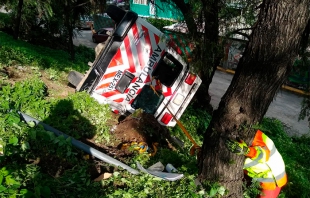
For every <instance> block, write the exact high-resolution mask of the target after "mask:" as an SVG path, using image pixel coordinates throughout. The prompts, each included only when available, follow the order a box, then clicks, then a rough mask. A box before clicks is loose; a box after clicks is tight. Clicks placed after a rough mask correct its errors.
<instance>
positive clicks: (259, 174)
mask: <svg viewBox="0 0 310 198" xmlns="http://www.w3.org/2000/svg"><path fill="white" fill-rule="evenodd" d="M249 148H250V152H249V153H248V154H247V155H246V157H247V158H246V159H245V163H244V166H243V169H244V170H246V172H247V175H248V176H249V177H252V178H253V179H254V180H255V181H258V182H260V184H261V187H262V188H263V189H266V190H273V189H275V188H276V186H278V187H282V186H284V185H285V184H286V183H287V175H286V172H285V164H284V161H283V159H282V156H281V154H280V153H279V152H278V150H277V148H276V146H275V145H274V143H273V141H272V140H271V139H270V138H269V137H268V136H267V135H265V134H264V133H263V132H262V131H260V130H257V132H256V134H255V137H254V140H253V142H252V144H251V146H250V147H249Z"/></svg>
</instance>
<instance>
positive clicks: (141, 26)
mask: <svg viewBox="0 0 310 198" xmlns="http://www.w3.org/2000/svg"><path fill="white" fill-rule="evenodd" d="M107 13H108V15H109V16H110V17H111V18H112V19H113V20H114V21H115V22H116V28H115V30H114V32H113V33H112V34H111V37H110V39H109V40H108V41H106V42H107V43H106V44H105V47H104V48H103V49H102V50H101V51H100V53H99V55H98V56H97V57H96V60H95V61H94V62H93V64H92V66H91V68H90V69H89V71H88V72H87V73H86V74H85V75H82V74H79V73H77V72H75V71H72V72H70V73H69V76H68V80H69V82H70V83H71V84H73V85H75V86H76V90H77V91H87V92H88V93H89V94H90V95H91V96H92V97H93V98H95V99H96V100H97V101H98V102H99V103H100V104H109V105H110V107H111V109H112V111H114V112H115V113H119V114H127V113H133V112H134V111H135V110H136V109H143V110H144V111H145V112H146V113H150V114H153V115H154V116H155V118H156V119H157V120H158V122H159V123H160V124H162V125H165V126H175V124H176V121H175V120H174V119H173V116H175V118H177V119H179V118H180V117H181V115H182V113H183V112H184V110H185V108H186V107H187V106H188V104H189V102H190V100H191V99H192V98H193V96H194V94H195V93H196V91H197V89H198V87H199V86H200V84H201V79H200V78H199V77H198V76H197V75H195V74H193V73H191V72H190V71H189V66H188V64H186V63H185V61H184V60H183V59H182V58H181V56H180V55H179V54H178V53H177V52H176V51H175V50H174V49H173V47H172V46H173V45H175V44H173V43H171V40H170V39H168V38H166V36H165V34H164V33H162V32H161V31H159V30H158V29H157V28H155V27H154V26H152V25H151V24H149V23H148V22H146V21H145V20H144V19H142V18H140V17H138V15H137V14H136V13H134V12H132V11H127V12H126V11H124V10H122V9H120V8H118V7H116V6H109V7H108V9H107ZM172 114H173V115H172Z"/></svg>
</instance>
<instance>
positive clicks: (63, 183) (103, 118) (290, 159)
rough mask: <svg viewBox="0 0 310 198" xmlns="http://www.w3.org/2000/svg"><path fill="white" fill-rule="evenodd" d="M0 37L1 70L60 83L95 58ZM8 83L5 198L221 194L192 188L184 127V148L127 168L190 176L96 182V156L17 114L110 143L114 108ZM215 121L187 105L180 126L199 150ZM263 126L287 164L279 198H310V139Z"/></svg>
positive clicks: (0, 137)
mask: <svg viewBox="0 0 310 198" xmlns="http://www.w3.org/2000/svg"><path fill="white" fill-rule="evenodd" d="M0 40H1V44H0V64H1V67H0V69H2V68H3V67H11V66H14V65H24V66H25V67H35V68H39V70H43V71H46V73H48V74H49V75H51V76H53V78H54V80H55V81H56V82H58V81H60V80H61V79H62V77H60V76H59V75H60V74H59V73H57V72H64V73H66V72H68V71H69V70H71V69H74V70H79V71H83V70H85V69H87V68H86V67H87V62H88V61H92V60H93V59H92V58H91V57H92V54H91V53H89V52H90V50H89V49H86V48H84V47H79V48H77V53H79V54H80V58H79V59H78V60H76V61H74V62H71V61H69V59H68V57H69V56H68V54H66V52H64V51H59V50H52V49H48V48H43V47H39V46H33V45H30V44H28V43H26V42H23V41H15V40H13V39H12V38H11V37H10V36H8V35H6V34H4V33H2V32H0ZM2 41H4V42H2ZM84 50H85V51H86V52H84ZM38 72H40V71H38ZM6 80H7V79H5V78H4V77H0V167H1V168H0V197H215V196H218V195H220V194H222V193H223V188H222V187H221V186H219V185H218V184H210V185H209V187H208V188H205V189H204V190H203V189H201V188H199V187H197V186H196V185H195V184H194V179H195V177H196V176H197V174H198V169H197V166H196V158H195V157H193V156H190V155H189V152H188V150H189V148H190V146H191V143H190V142H189V140H188V139H187V138H186V137H185V136H184V134H183V132H182V131H181V130H180V128H179V127H174V128H171V129H170V132H171V133H172V134H173V135H175V136H177V137H179V138H180V139H181V140H182V141H184V142H185V147H184V149H183V150H178V151H171V150H168V149H159V150H158V152H157V154H156V155H155V156H154V157H152V158H150V157H149V156H147V155H135V156H134V157H133V158H131V159H129V160H128V165H130V166H131V167H133V168H136V164H135V161H136V160H138V161H140V162H141V163H142V164H143V165H144V166H145V167H147V166H150V165H152V164H154V163H156V162H158V161H161V162H162V163H163V164H166V163H169V162H173V165H174V166H176V167H177V169H178V170H179V171H180V172H182V173H183V174H184V175H185V177H184V178H183V179H181V180H178V181H176V182H167V181H163V180H159V179H157V178H154V177H151V176H150V175H147V174H141V175H138V176H134V175H131V174H129V173H128V172H127V171H124V170H122V169H117V170H115V169H114V170H115V171H113V175H112V177H110V178H108V179H105V180H102V181H100V182H95V181H94V180H93V178H91V175H90V169H92V168H93V167H94V165H95V164H94V161H93V160H92V159H87V158H85V154H84V153H83V152H82V151H81V150H78V149H76V148H75V147H72V145H71V143H70V139H68V138H64V137H63V136H58V137H57V136H55V135H54V134H53V133H50V132H47V131H45V130H44V129H43V128H42V127H40V126H34V125H33V124H31V123H25V122H23V121H21V120H20V117H19V115H18V113H17V111H19V110H20V111H22V112H25V113H27V114H29V115H31V116H32V117H34V118H36V119H39V120H42V121H43V122H44V123H47V124H50V125H52V126H53V127H55V128H57V129H59V130H60V131H63V132H65V133H66V134H68V135H70V136H72V137H74V138H76V139H80V138H87V137H92V136H94V135H96V136H99V137H101V139H109V138H110V137H109V135H110V133H109V130H110V129H109V126H108V125H107V122H108V119H109V117H110V110H109V108H108V107H107V106H104V105H98V104H97V103H96V102H95V101H94V100H93V99H92V98H91V97H90V96H89V95H88V94H87V93H84V92H79V93H74V94H70V95H69V96H68V97H65V98H57V97H55V98H48V96H49V94H50V93H51V92H52V91H53V90H49V89H48V88H47V87H46V85H45V84H44V82H43V81H42V80H41V79H40V78H39V75H35V76H33V77H32V78H30V79H26V80H24V81H21V82H16V83H15V84H14V85H13V84H10V83H7V81H6ZM210 119H211V116H210V115H208V114H207V113H206V112H204V111H202V110H197V109H195V108H194V107H192V106H190V107H189V108H187V109H186V111H185V113H184V115H183V116H182V118H181V121H182V123H183V124H184V126H185V127H186V129H187V130H188V131H190V133H191V135H192V136H193V138H194V139H195V141H196V142H197V143H198V144H199V145H201V144H202V135H203V134H202V133H203V132H204V131H205V129H206V128H207V126H208V124H209V122H210ZM260 128H261V129H262V131H264V132H265V133H266V134H267V135H268V136H269V137H270V138H271V139H272V140H273V141H274V142H275V144H276V146H277V148H278V150H279V151H280V153H281V154H282V156H283V159H284V161H285V163H286V170H287V173H288V178H289V183H288V184H287V185H286V186H285V187H284V189H283V191H282V193H281V196H280V197H309V193H310V183H309V181H310V171H309V169H308V167H309V166H310V159H309V156H310V145H309V144H310V139H309V137H306V136H304V137H289V136H288V135H287V134H286V132H285V129H284V127H283V125H282V123H281V122H280V121H278V120H274V119H270V118H265V119H264V120H263V122H262V123H261V125H260ZM39 162H40V163H39ZM101 168H102V169H104V170H105V171H106V172H109V170H111V167H110V165H107V164H101ZM58 172H59V174H56V173H58ZM90 194H91V195H90Z"/></svg>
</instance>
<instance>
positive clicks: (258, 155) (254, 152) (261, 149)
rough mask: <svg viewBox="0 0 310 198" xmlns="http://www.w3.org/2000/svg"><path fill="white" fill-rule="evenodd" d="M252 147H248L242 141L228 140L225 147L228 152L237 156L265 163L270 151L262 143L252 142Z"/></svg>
mask: <svg viewBox="0 0 310 198" xmlns="http://www.w3.org/2000/svg"><path fill="white" fill-rule="evenodd" d="M252 145H255V146H250V147H248V146H247V144H246V143H245V142H244V141H243V140H239V141H234V140H231V139H228V140H227V141H226V146H227V148H228V150H229V151H231V152H232V153H236V154H237V155H244V156H246V157H249V158H251V159H252V160H255V161H258V162H266V161H268V159H269V154H270V151H269V149H268V147H267V146H266V144H265V143H264V142H263V141H255V139H254V141H253V143H252Z"/></svg>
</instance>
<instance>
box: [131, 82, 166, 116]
mask: <svg viewBox="0 0 310 198" xmlns="http://www.w3.org/2000/svg"><path fill="white" fill-rule="evenodd" d="M157 94H158V95H157ZM157 94H156V93H154V91H153V89H152V88H151V87H150V85H144V87H143V88H142V90H141V92H140V94H139V95H138V96H137V97H136V98H135V100H134V101H133V103H132V104H131V106H132V107H133V108H134V109H143V110H144V111H145V112H146V113H150V114H154V113H155V112H156V109H157V108H158V107H159V105H160V103H161V102H162V101H163V99H164V98H165V97H164V96H163V95H162V94H161V93H160V92H157Z"/></svg>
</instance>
